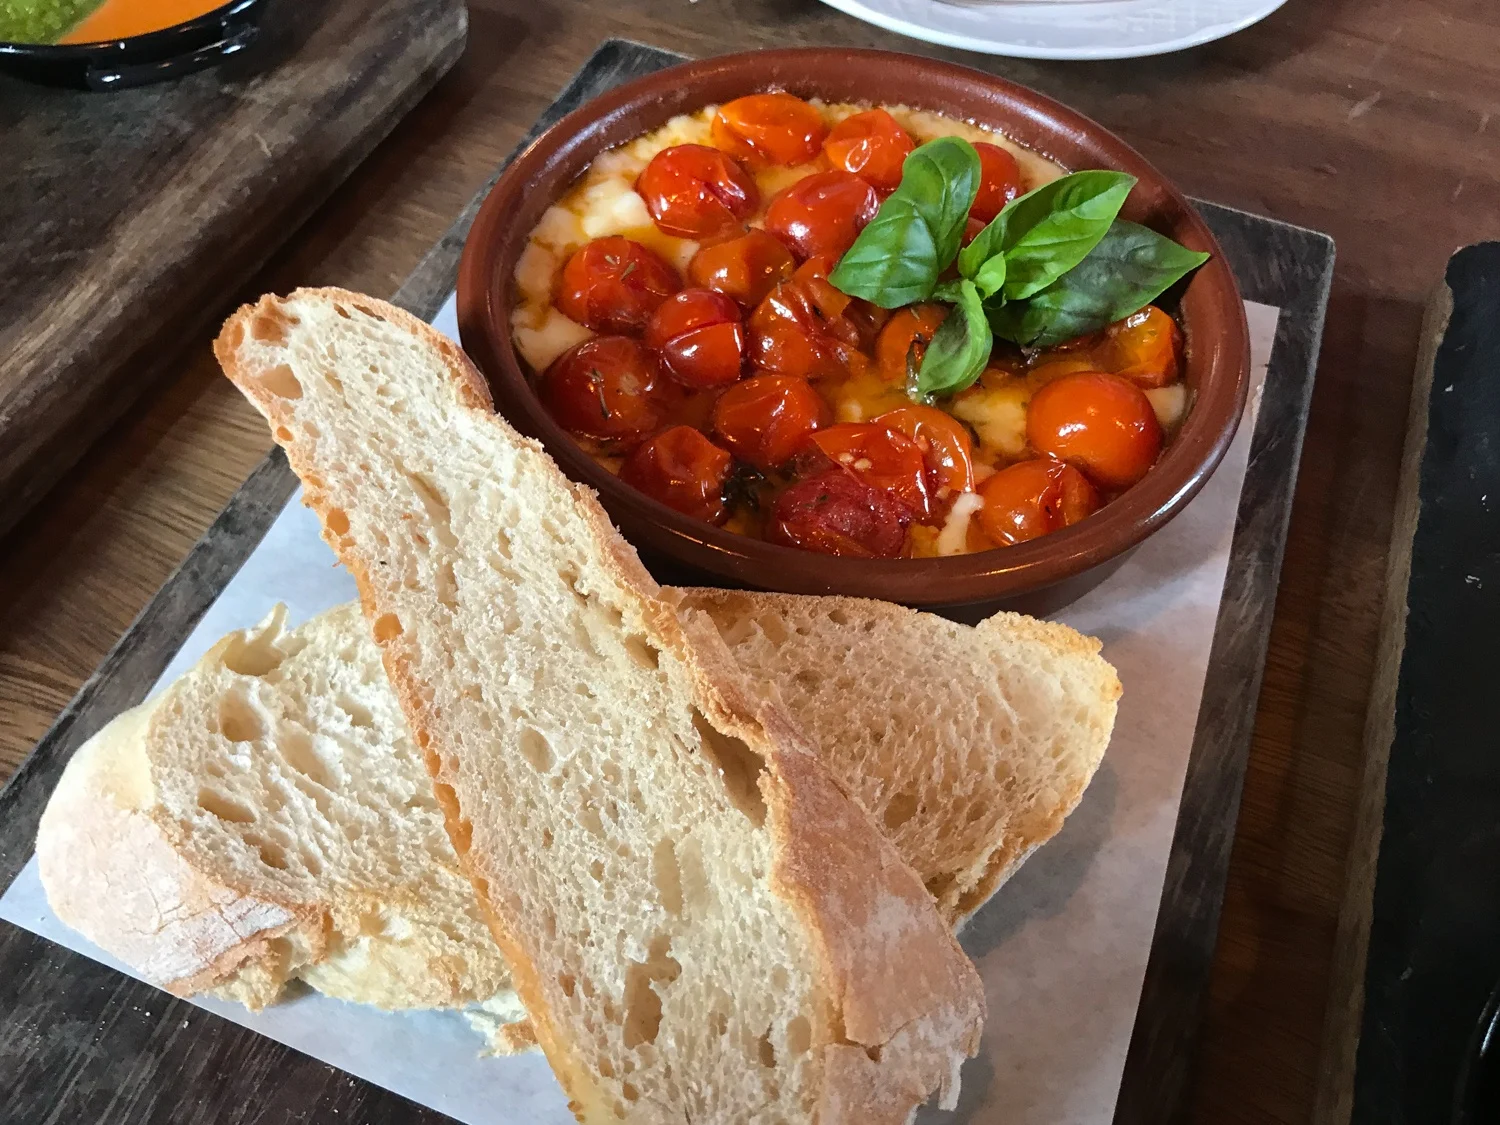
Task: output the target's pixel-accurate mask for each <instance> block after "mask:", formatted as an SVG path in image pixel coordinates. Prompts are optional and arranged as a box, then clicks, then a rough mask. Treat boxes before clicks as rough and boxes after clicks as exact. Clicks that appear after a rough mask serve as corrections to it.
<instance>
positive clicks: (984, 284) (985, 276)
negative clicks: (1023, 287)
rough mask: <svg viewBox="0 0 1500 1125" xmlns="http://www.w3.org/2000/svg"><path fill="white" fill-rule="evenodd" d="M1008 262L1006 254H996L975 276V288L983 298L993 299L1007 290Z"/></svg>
mask: <svg viewBox="0 0 1500 1125" xmlns="http://www.w3.org/2000/svg"><path fill="white" fill-rule="evenodd" d="M1006 272H1007V271H1006V261H1005V255H1004V254H996V255H995V256H994V257H993V258H991V259H990V260H989V261H987V262H985V263H984V265H982V266H980V267H979V269H978V271H976V272H975V274H974V288H975V289H978V290H979V295H980V296H981V297H993V296H994V295H995V294H996V293H999V292H1000V291H1001V290H1002V289H1004V288H1005V275H1006Z"/></svg>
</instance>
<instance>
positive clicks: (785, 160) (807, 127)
mask: <svg viewBox="0 0 1500 1125" xmlns="http://www.w3.org/2000/svg"><path fill="white" fill-rule="evenodd" d="M827 132H828V129H827V126H825V125H824V124H823V115H822V114H820V113H819V112H818V111H817V110H816V109H814V108H813V107H812V106H810V105H808V104H807V103H806V102H805V101H803V100H802V99H801V98H795V97H793V96H792V95H791V94H750V95H749V96H748V97H743V98H735V99H734V101H732V102H725V103H724V104H723V105H721V106H720V107H719V112H718V113H716V114H714V123H713V138H714V144H716V145H718V146H719V147H720V148H721V149H723V150H724V151H725V152H727V153H729V154H730V155H731V156H734V157H736V158H738V159H740V160H754V161H757V162H759V163H762V164H806V163H807V162H808V161H809V160H811V159H812V158H813V157H815V156H817V155H818V149H819V148H821V147H822V145H823V137H824V136H825V135H826V134H827Z"/></svg>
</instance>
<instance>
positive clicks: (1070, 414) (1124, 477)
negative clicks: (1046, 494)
mask: <svg viewBox="0 0 1500 1125" xmlns="http://www.w3.org/2000/svg"><path fill="white" fill-rule="evenodd" d="M1026 440H1027V441H1029V442H1030V443H1031V447H1032V448H1033V449H1035V450H1037V451H1038V452H1039V453H1045V454H1048V455H1049V456H1052V457H1055V458H1057V459H1058V460H1059V461H1067V462H1069V463H1070V464H1073V465H1076V466H1077V467H1078V468H1080V469H1082V470H1083V471H1084V472H1085V473H1087V474H1088V475H1089V477H1090V478H1091V479H1092V480H1094V481H1095V482H1096V483H1098V484H1100V485H1103V486H1104V487H1105V488H1110V489H1118V488H1128V487H1129V486H1130V485H1132V484H1134V483H1135V482H1136V481H1138V480H1140V479H1141V478H1142V477H1143V476H1145V475H1146V471H1147V470H1148V469H1150V468H1151V466H1152V465H1154V464H1155V463H1156V457H1157V454H1159V453H1160V452H1161V444H1162V433H1161V423H1160V422H1158V421H1157V420H1156V412H1155V411H1154V410H1152V409H1151V400H1150V399H1148V398H1147V397H1146V394H1145V392H1144V391H1142V390H1141V389H1140V388H1139V387H1137V386H1136V385H1135V384H1134V383H1132V382H1130V381H1129V380H1128V379H1122V378H1120V376H1118V375H1105V374H1103V373H1101V372H1098V371H1088V372H1084V373H1082V374H1078V375H1064V376H1063V377H1062V378H1061V379H1056V380H1054V381H1052V382H1050V383H1048V384H1047V385H1046V386H1045V387H1043V388H1042V389H1041V390H1039V391H1037V393H1036V394H1034V395H1033V396H1032V397H1031V402H1030V403H1029V404H1028V405H1027V408H1026Z"/></svg>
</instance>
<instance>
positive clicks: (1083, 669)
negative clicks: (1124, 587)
mask: <svg viewBox="0 0 1500 1125" xmlns="http://www.w3.org/2000/svg"><path fill="white" fill-rule="evenodd" d="M670 594H671V596H673V597H675V598H677V599H678V600H679V605H680V606H681V607H682V608H683V609H684V610H686V611H688V612H696V613H703V614H709V613H712V612H714V611H717V612H718V614H719V616H720V618H727V619H729V620H730V621H732V622H737V621H742V620H744V619H748V618H754V617H755V616H756V615H757V614H763V613H765V612H767V611H769V612H770V613H772V614H774V615H775V616H777V617H778V618H780V619H781V620H782V621H783V622H795V621H796V620H798V619H799V618H802V619H806V618H827V619H829V620H832V621H840V620H842V621H846V622H847V623H848V625H847V628H848V629H849V632H850V634H851V637H852V636H853V635H855V634H857V633H860V632H863V629H862V628H860V627H861V626H873V625H877V624H882V623H884V624H888V625H889V627H890V628H889V633H891V634H895V633H899V632H902V631H909V632H910V633H911V634H912V635H914V636H919V635H920V634H921V629H920V628H918V624H919V623H925V624H927V625H929V626H930V625H933V624H935V622H934V621H933V619H932V617H931V615H928V614H923V613H921V612H919V611H917V610H914V609H910V608H908V607H906V606H900V605H894V604H892V603H889V602H880V601H874V600H871V599H867V598H851V597H844V596H840V595H811V596H810V595H797V594H775V593H763V592H758V591H757V592H751V591H742V590H718V589H711V588H706V587H685V588H683V589H681V590H676V591H671V592H670ZM721 624H722V622H721ZM943 624H944V625H945V626H946V627H947V628H949V629H952V630H967V629H970V628H971V627H970V626H965V625H958V624H956V623H947V622H945V623H943ZM972 632H973V642H974V648H975V649H977V650H980V651H983V650H984V648H985V642H986V641H987V640H989V639H991V638H993V640H994V641H995V642H996V643H997V644H1006V645H1011V644H1015V643H1017V642H1020V643H1024V644H1026V645H1028V646H1029V647H1030V648H1031V650H1032V651H1033V652H1034V651H1035V650H1037V649H1040V650H1041V651H1042V652H1044V653H1046V654H1049V655H1050V656H1052V657H1054V658H1056V659H1057V660H1059V661H1060V662H1066V663H1067V664H1069V665H1071V666H1073V667H1075V668H1077V669H1078V670H1079V671H1080V673H1083V674H1084V675H1085V676H1086V678H1087V679H1088V680H1089V681H1091V688H1092V694H1091V695H1090V693H1089V692H1083V693H1080V697H1079V698H1078V700H1077V702H1078V703H1080V704H1082V705H1086V706H1087V707H1088V709H1089V711H1090V713H1092V714H1095V715H1097V716H1099V717H1100V718H1101V720H1103V721H1102V722H1101V726H1102V728H1103V731H1104V737H1103V739H1101V740H1100V741H1099V743H1098V744H1097V745H1096V746H1087V747H1084V746H1080V750H1081V751H1084V753H1083V754H1082V755H1081V756H1083V757H1084V758H1086V762H1085V763H1084V764H1085V766H1086V768H1083V769H1080V770H1076V771H1075V772H1073V773H1072V774H1063V775H1061V776H1053V777H1049V779H1048V780H1049V781H1050V782H1054V783H1060V788H1058V789H1057V790H1055V791H1054V792H1053V794H1052V799H1051V801H1050V802H1049V803H1047V804H1045V805H1033V806H1029V807H1027V809H1026V812H1027V816H1026V818H1025V821H1024V823H1023V824H1020V825H1009V824H1008V825H1007V826H1006V829H1005V831H1004V832H1003V834H1002V835H1001V837H1000V838H999V839H998V840H997V841H995V846H994V847H993V848H992V849H991V850H990V851H989V852H988V854H982V853H981V854H978V855H976V856H975V863H974V864H971V865H970V866H969V867H968V870H974V869H975V868H976V866H977V865H978V864H982V871H981V873H980V874H979V876H978V877H977V879H974V880H973V881H972V882H966V883H965V884H963V885H961V886H955V887H950V888H949V889H947V890H945V891H943V892H942V893H940V894H938V895H937V903H938V909H939V912H940V913H941V914H942V916H943V918H944V920H945V921H947V922H948V924H949V925H950V926H951V927H953V928H954V930H955V931H957V930H960V929H961V928H962V926H963V924H964V923H965V922H966V921H967V920H968V919H969V918H970V917H972V915H973V914H974V912H975V911H977V910H978V909H979V908H980V907H981V906H983V905H984V903H985V902H987V901H988V900H989V898H990V897H991V896H992V895H993V894H994V893H995V891H996V890H998V889H999V888H1000V887H1001V886H1002V885H1003V884H1004V883H1005V881H1006V880H1007V879H1009V878H1010V876H1011V875H1012V874H1014V873H1015V872H1016V871H1017V870H1018V869H1019V868H1020V866H1021V865H1022V864H1023V863H1024V862H1025V861H1026V859H1027V857H1029V856H1030V855H1031V854H1032V852H1034V851H1035V850H1036V849H1037V848H1038V847H1040V846H1041V845H1042V844H1044V843H1046V842H1047V841H1048V840H1050V839H1051V838H1052V837H1053V836H1054V835H1056V834H1057V832H1058V831H1059V830H1060V829H1061V828H1062V825H1063V822H1064V820H1065V819H1066V818H1067V816H1068V815H1069V814H1070V813H1071V812H1072V811H1073V809H1074V808H1076V807H1077V805H1078V802H1079V801H1080V800H1081V799H1082V797H1083V794H1084V791H1085V790H1086V789H1087V787H1088V784H1089V782H1090V780H1091V779H1092V778H1093V774H1094V771H1095V769H1096V768H1097V767H1098V765H1099V762H1100V760H1101V758H1102V756H1103V753H1104V750H1105V744H1106V743H1107V741H1108V733H1109V730H1110V729H1111V728H1112V727H1113V721H1114V713H1115V708H1116V705H1117V703H1118V701H1119V699H1120V696H1121V686H1120V680H1119V677H1118V675H1117V674H1116V673H1115V670H1114V668H1113V667H1111V666H1110V665H1109V664H1108V663H1107V662H1106V661H1105V660H1104V659H1103V658H1102V657H1101V656H1100V655H1099V654H1100V650H1101V647H1102V646H1101V644H1100V642H1099V641H1098V640H1097V639H1096V638H1094V637H1089V636H1085V635H1083V634H1081V633H1079V632H1077V631H1076V630H1074V629H1071V628H1069V627H1068V626H1066V625H1062V624H1059V623H1056V622H1049V621H1040V620H1037V619H1035V618H1031V617H1026V616H1023V615H1021V614H1016V613H1008V612H1001V613H997V614H995V615H994V616H993V617H990V618H987V619H986V620H984V621H982V622H980V623H979V624H978V625H976V626H973V627H972ZM850 643H851V645H857V643H858V642H857V641H852V640H851V642H850ZM770 678H771V680H772V682H771V683H769V684H764V685H761V688H760V690H762V691H772V692H774V691H775V690H776V685H775V682H774V680H775V677H774V675H773V676H771V677H770ZM820 749H821V758H822V760H823V761H824V762H828V761H830V755H831V754H832V753H833V751H831V750H830V748H829V747H827V746H824V747H821V748H820ZM840 766H841V767H842V771H847V770H850V769H853V768H856V767H857V763H854V762H848V761H844V762H840V763H838V764H837V765H835V766H833V772H834V774H835V777H838V776H840V775H841V773H842V771H841V769H840V768H839V767H840ZM843 776H848V775H847V773H843ZM850 795H851V796H853V797H854V798H855V800H856V801H857V800H859V797H858V794H856V793H853V792H851V793H850ZM867 811H869V812H871V813H872V814H876V813H878V810H876V809H870V810H867ZM928 814H929V815H932V810H930V809H929V810H928ZM876 819H877V821H878V816H877V817H876ZM907 854H911V853H907Z"/></svg>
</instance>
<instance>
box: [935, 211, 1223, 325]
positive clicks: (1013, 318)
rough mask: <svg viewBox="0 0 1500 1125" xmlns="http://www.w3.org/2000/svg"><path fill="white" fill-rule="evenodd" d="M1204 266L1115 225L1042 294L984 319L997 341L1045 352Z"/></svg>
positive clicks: (1159, 240)
mask: <svg viewBox="0 0 1500 1125" xmlns="http://www.w3.org/2000/svg"><path fill="white" fill-rule="evenodd" d="M1206 261H1208V255H1207V254H1202V253H1199V252H1197V251H1195V250H1189V249H1188V248H1187V247H1185V246H1179V245H1178V244H1177V243H1175V242H1173V241H1172V240H1171V239H1170V238H1166V237H1165V236H1163V235H1160V234H1157V233H1156V232H1155V231H1154V230H1151V229H1150V228H1148V227H1143V226H1141V225H1140V224H1139V223H1131V222H1126V221H1125V220H1123V219H1117V220H1115V222H1114V223H1113V224H1112V225H1111V226H1110V228H1109V231H1108V233H1106V234H1105V236H1104V237H1103V238H1102V239H1100V240H1099V242H1098V243H1097V244H1096V245H1095V246H1094V248H1093V249H1092V250H1090V251H1089V253H1088V255H1087V256H1086V257H1085V258H1084V259H1083V261H1081V262H1079V263H1078V265H1077V266H1075V267H1074V268H1073V269H1071V270H1069V271H1068V272H1067V273H1065V274H1064V275H1063V276H1062V277H1060V278H1059V279H1058V280H1057V281H1055V282H1053V283H1052V284H1051V285H1049V286H1048V287H1047V288H1046V289H1043V290H1042V291H1041V292H1040V293H1037V294H1035V295H1034V296H1032V297H1031V298H1030V299H1029V300H1027V301H1024V302H1019V303H1011V304H1006V305H1000V306H997V307H992V308H986V310H985V313H986V316H987V318H988V320H989V324H990V328H991V329H992V330H993V331H994V333H995V335H997V336H999V337H1000V338H1002V339H1005V340H1014V341H1015V342H1016V343H1018V344H1020V345H1021V346H1022V347H1044V348H1045V347H1051V346H1052V345H1054V344H1061V343H1064V342H1065V341H1067V340H1073V339H1077V338H1078V337H1079V336H1086V335H1088V334H1089V333H1090V332H1097V331H1099V329H1101V328H1103V327H1105V326H1106V325H1110V324H1113V323H1114V322H1115V321H1117V320H1123V319H1124V318H1125V317H1127V316H1129V315H1130V314H1131V313H1133V312H1137V311H1139V310H1140V309H1142V308H1145V307H1146V306H1147V305H1149V304H1150V303H1151V302H1152V301H1154V300H1156V298H1157V297H1159V296H1161V294H1162V293H1163V292H1164V291H1165V290H1166V289H1168V288H1169V287H1170V286H1172V285H1173V284H1175V283H1176V282H1177V281H1178V280H1180V279H1181V278H1182V277H1184V276H1186V275H1187V274H1188V273H1189V272H1190V271H1192V270H1195V269H1197V268H1198V267H1199V266H1201V265H1202V264H1203V263H1204V262H1206ZM933 342H934V343H936V337H934V341H933Z"/></svg>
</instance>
